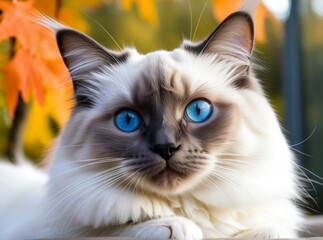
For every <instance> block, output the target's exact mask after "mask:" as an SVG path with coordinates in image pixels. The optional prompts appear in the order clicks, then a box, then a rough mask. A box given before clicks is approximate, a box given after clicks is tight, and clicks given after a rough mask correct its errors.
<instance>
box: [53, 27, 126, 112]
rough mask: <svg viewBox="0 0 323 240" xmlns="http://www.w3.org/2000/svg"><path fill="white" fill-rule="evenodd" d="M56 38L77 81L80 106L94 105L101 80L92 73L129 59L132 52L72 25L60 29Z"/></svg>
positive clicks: (70, 71)
mask: <svg viewBox="0 0 323 240" xmlns="http://www.w3.org/2000/svg"><path fill="white" fill-rule="evenodd" d="M56 40H57V44H58V48H59V50H60V53H61V55H62V57H63V60H64V62H65V65H66V66H67V68H68V70H69V73H70V75H71V78H72V81H73V87H74V96H75V100H76V107H83V108H84V107H91V106H93V105H94V103H95V100H96V96H97V95H98V91H99V90H100V88H101V86H100V84H101V83H100V82H99V81H97V80H96V79H95V78H94V77H93V75H92V74H93V73H96V72H98V71H100V70H101V69H102V68H103V67H106V66H108V67H109V66H111V65H115V64H121V63H123V62H125V61H126V60H127V58H128V53H127V52H120V53H119V52H114V51H110V50H107V49H105V48H103V47H102V46H101V45H100V44H98V43H97V42H96V41H94V40H93V39H91V38H89V37H88V36H86V35H84V34H83V33H80V32H78V31H76V30H73V29H68V28H64V29H60V30H58V31H57V32H56Z"/></svg>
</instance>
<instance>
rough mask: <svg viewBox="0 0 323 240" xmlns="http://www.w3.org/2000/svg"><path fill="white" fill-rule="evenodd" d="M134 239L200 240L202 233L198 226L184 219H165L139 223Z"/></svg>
mask: <svg viewBox="0 0 323 240" xmlns="http://www.w3.org/2000/svg"><path fill="white" fill-rule="evenodd" d="M138 227H139V226H138ZM134 237H138V238H152V239H184V240H194V239H202V238H203V233H202V230H201V228H200V227H199V226H197V225H196V224H195V223H194V222H192V221H190V220H188V219H186V218H184V217H167V218H160V219H154V220H150V221H147V222H145V223H141V224H140V228H139V229H137V232H136V234H135V236H134Z"/></svg>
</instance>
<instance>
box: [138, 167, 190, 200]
mask: <svg viewBox="0 0 323 240" xmlns="http://www.w3.org/2000/svg"><path fill="white" fill-rule="evenodd" d="M191 177H192V174H185V173H183V172H180V171H177V170H176V169H172V168H170V167H168V166H167V167H165V168H164V169H162V170H160V171H159V172H158V173H156V174H154V175H150V176H147V178H146V179H145V180H144V183H143V185H144V188H146V189H147V190H148V191H151V192H154V193H157V194H159V195H177V194H181V193H183V192H185V191H186V190H187V189H189V188H190V185H191V184H190V183H189V182H190V179H191Z"/></svg>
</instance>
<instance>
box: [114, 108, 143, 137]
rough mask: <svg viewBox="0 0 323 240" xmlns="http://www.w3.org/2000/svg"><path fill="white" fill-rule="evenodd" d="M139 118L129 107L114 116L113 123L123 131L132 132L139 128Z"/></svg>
mask: <svg viewBox="0 0 323 240" xmlns="http://www.w3.org/2000/svg"><path fill="white" fill-rule="evenodd" d="M140 122H141V119H140V117H139V115H138V114H137V113H136V112H135V111H133V110H130V109H126V110H122V111H120V112H118V113H117V114H116V116H115V125H116V126H117V127H118V128H119V129H120V130H121V131H123V132H133V131H135V130H137V129H138V128H139V125H140Z"/></svg>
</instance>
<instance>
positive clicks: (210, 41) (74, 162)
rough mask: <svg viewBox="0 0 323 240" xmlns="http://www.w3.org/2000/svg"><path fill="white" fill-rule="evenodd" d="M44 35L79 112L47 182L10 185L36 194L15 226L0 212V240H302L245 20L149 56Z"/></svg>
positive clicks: (294, 189)
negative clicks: (115, 239)
mask: <svg viewBox="0 0 323 240" xmlns="http://www.w3.org/2000/svg"><path fill="white" fill-rule="evenodd" d="M51 24H52V28H53V29H54V30H55V34H56V39H57V44H58V47H59V50H60V53H61V55H62V57H63V60H64V62H65V64H66V66H67V68H68V70H69V73H70V76H71V78H72V80H73V88H74V98H75V106H74V108H73V110H72V116H71V118H70V120H69V122H68V123H67V125H66V126H65V127H64V129H63V131H62V133H61V135H60V136H59V138H58V140H57V145H56V147H54V149H53V153H52V159H53V161H52V164H51V166H50V169H49V172H48V179H45V178H46V177H44V176H43V175H42V177H41V180H39V181H38V182H37V174H40V173H39V172H38V171H37V170H35V169H34V170H32V171H34V172H33V173H32V174H30V175H28V174H26V176H25V175H24V176H25V177H24V178H23V179H21V180H15V181H20V182H19V183H18V184H17V185H19V184H22V185H28V184H29V182H33V183H32V184H34V185H32V186H31V187H30V189H33V191H29V192H28V193H25V195H18V196H20V197H17V195H16V198H15V201H14V206H15V208H12V209H15V211H16V212H14V211H13V210H12V211H10V214H11V217H9V213H8V214H7V215H3V208H1V207H0V211H2V212H1V214H2V215H1V220H0V229H1V230H0V232H1V233H0V238H1V239H21V238H44V237H47V238H48V237H54V238H55V237H87V236H122V237H136V238H150V239H155V238H156V239H168V238H175V239H202V238H227V237H228V238H246V239H252V238H296V237H297V234H298V230H299V228H300V226H301V222H302V213H301V211H300V210H299V208H298V207H297V205H296V203H295V201H296V200H297V199H298V198H299V196H300V190H299V186H298V184H297V176H296V171H295V169H294V161H295V159H294V156H293V154H292V152H291V151H290V148H289V146H288V144H287V141H286V139H285V137H284V135H283V134H282V131H281V129H280V126H279V123H278V120H277V118H276V116H275V113H274V111H273V109H272V107H271V106H270V104H269V103H268V100H267V99H266V97H265V94H264V92H263V90H262V87H261V85H260V82H259V80H258V79H257V78H256V76H255V74H254V72H253V69H254V65H253V63H252V61H251V54H252V50H253V45H254V27H253V20H252V17H251V16H250V15H249V14H248V13H246V12H243V11H238V12H235V13H232V14H231V15H229V16H228V17H227V18H226V19H225V20H224V21H223V22H222V23H220V25H219V26H218V27H217V28H216V29H215V30H214V31H213V32H212V33H211V34H210V35H209V36H208V37H207V38H206V39H204V40H202V41H200V42H197V43H193V42H191V41H188V40H185V41H184V42H183V43H182V45H181V46H180V47H179V48H177V49H174V50H173V51H163V50H161V51H156V52H152V53H148V54H146V55H141V54H139V53H138V52H137V51H136V50H135V49H124V50H123V51H121V52H116V51H112V50H108V49H105V48H104V47H102V46H100V45H99V44H98V43H96V42H95V41H94V40H92V39H91V38H89V37H88V36H86V35H84V34H83V33H80V32H78V31H76V30H73V29H70V28H66V27H63V26H61V25H58V24H56V23H51ZM7 168H10V169H11V170H12V169H13V168H14V167H12V166H11V167H10V166H7ZM0 172H1V170H0ZM13 172H14V170H13ZM7 174H8V171H7ZM16 174H17V175H18V173H16ZM42 174H43V173H42ZM13 175H14V173H13V174H12V175H11V177H12V176H13ZM31 175H33V176H36V177H35V178H36V180H35V179H33V178H32V177H31ZM20 176H21V175H20ZM6 177H7V176H6ZM11 179H13V178H11ZM31 179H33V180H31ZM2 182H3V180H2ZM2 184H4V183H2ZM4 189H5V188H3V189H2V190H0V191H1V194H2V195H1V196H6V197H4V199H10V194H9V193H6V192H5V191H6V190H4ZM7 192H8V191H7ZM35 193H38V194H37V197H36V194H35ZM27 195H28V197H27ZM17 198H18V200H17ZM11 199H13V197H11ZM19 199H20V200H21V201H22V202H23V205H21V206H20V205H19ZM26 199H27V200H28V201H27V200H26ZM6 206H7V207H6V208H7V209H8V204H7V205H6ZM17 209H18V210H17ZM13 216H14V217H13ZM15 217H16V218H15Z"/></svg>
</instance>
